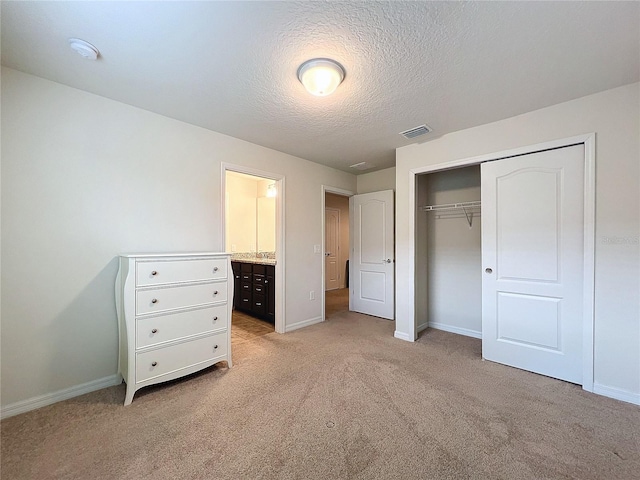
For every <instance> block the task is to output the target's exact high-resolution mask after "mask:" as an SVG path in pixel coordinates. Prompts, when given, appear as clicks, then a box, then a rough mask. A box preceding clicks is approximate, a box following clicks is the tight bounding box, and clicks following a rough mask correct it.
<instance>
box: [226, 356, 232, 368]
mask: <svg viewBox="0 0 640 480" xmlns="http://www.w3.org/2000/svg"><path fill="white" fill-rule="evenodd" d="M227 367H228V368H231V367H233V362H232V361H231V355H229V357H228V358H227Z"/></svg>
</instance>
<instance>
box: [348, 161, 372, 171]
mask: <svg viewBox="0 0 640 480" xmlns="http://www.w3.org/2000/svg"><path fill="white" fill-rule="evenodd" d="M373 167H375V165H372V164H370V163H367V162H360V163H354V164H353V165H349V168H354V169H356V170H369V169H370V168H373Z"/></svg>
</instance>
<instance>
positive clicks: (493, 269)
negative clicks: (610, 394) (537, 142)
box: [481, 145, 584, 384]
mask: <svg viewBox="0 0 640 480" xmlns="http://www.w3.org/2000/svg"><path fill="white" fill-rule="evenodd" d="M481 175H482V265H483V267H482V268H483V269H484V272H483V274H482V275H483V281H482V356H483V357H484V358H485V359H487V360H492V361H495V362H499V363H503V364H506V365H511V366H513V367H517V368H522V369H524V370H529V371H532V372H536V373H540V374H543V375H547V376H550V377H554V378H559V379H562V380H567V381H570V382H574V383H578V384H581V383H582V316H583V308H582V299H583V248H584V241H583V236H584V226H583V224H584V215H583V210H584V146H583V145H576V146H571V147H565V148H560V149H556V150H549V151H545V152H538V153H533V154H529V155H524V156H520V157H516V158H511V159H505V160H498V161H494V162H487V163H484V164H482V167H481Z"/></svg>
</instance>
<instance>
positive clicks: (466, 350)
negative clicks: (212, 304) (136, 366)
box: [1, 312, 640, 480]
mask: <svg viewBox="0 0 640 480" xmlns="http://www.w3.org/2000/svg"><path fill="white" fill-rule="evenodd" d="M393 329H394V324H393V322H389V321H387V320H381V319H376V318H373V317H368V316H365V315H359V314H355V313H349V312H343V313H339V314H336V315H334V316H332V317H331V318H330V319H329V320H328V321H326V322H324V323H322V324H318V325H314V326H311V327H308V328H305V329H302V330H297V331H295V332H292V333H289V334H286V335H278V334H275V333H272V334H268V335H264V336H261V337H259V338H256V339H255V340H252V341H250V342H245V343H243V344H240V345H238V346H237V348H236V349H235V352H234V355H233V359H234V367H233V368H232V369H231V370H227V369H226V368H224V367H215V368H211V369H208V370H206V371H204V372H202V373H200V374H196V375H194V376H191V377H190V378H188V379H186V380H181V381H176V382H172V383H169V384H164V385H162V386H156V387H151V388H147V389H143V390H142V391H141V392H139V393H138V394H137V395H136V397H135V398H134V401H133V404H132V405H131V406H129V407H123V406H122V400H123V398H124V386H118V387H112V388H107V389H104V390H101V391H99V392H94V393H91V394H87V395H84V396H82V397H78V398H75V399H71V400H68V401H65V402H61V403H58V404H56V405H52V406H49V407H45V408H42V409H40V410H37V411H33V412H29V413H26V414H23V415H19V416H17V417H13V418H9V419H6V420H4V421H2V423H1V427H2V437H1V440H2V461H1V462H2V463H1V465H2V479H3V480H4V479H7V480H9V479H42V480H46V479H53V478H56V479H82V480H91V479H128V480H129V479H136V480H138V479H244V478H250V479H254V478H261V479H271V478H274V479H347V478H354V479H414V478H415V479H418V478H420V479H430V478H432V479H446V478H470V479H543V478H548V479H559V478H562V479H567V478H575V479H598V480H603V479H625V480H628V479H637V478H640V454H639V451H640V408H638V407H637V406H634V405H630V404H625V403H622V402H618V401H616V400H612V399H608V398H604V397H599V396H596V395H593V394H589V393H586V392H584V391H583V390H582V389H581V388H580V387H578V386H576V385H572V384H569V383H565V382H561V381H557V380H553V379H550V378H546V377H543V376H539V375H535V374H531V373H527V372H523V371H520V370H517V369H513V368H509V367H505V366H502V365H498V364H494V363H491V362H483V361H482V360H481V358H480V341H479V340H476V339H472V338H467V337H461V336H457V335H453V334H449V333H445V332H440V331H431V330H427V331H426V334H425V335H423V336H422V337H421V338H420V339H419V341H418V342H416V343H408V342H403V341H401V340H397V339H395V338H393ZM223 365H224V364H223ZM25 381H28V379H25Z"/></svg>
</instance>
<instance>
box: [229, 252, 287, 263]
mask: <svg viewBox="0 0 640 480" xmlns="http://www.w3.org/2000/svg"><path fill="white" fill-rule="evenodd" d="M231 261H232V262H241V263H257V264H259V265H275V264H276V259H275V258H268V257H262V256H261V255H247V254H239V255H236V254H231Z"/></svg>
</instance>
